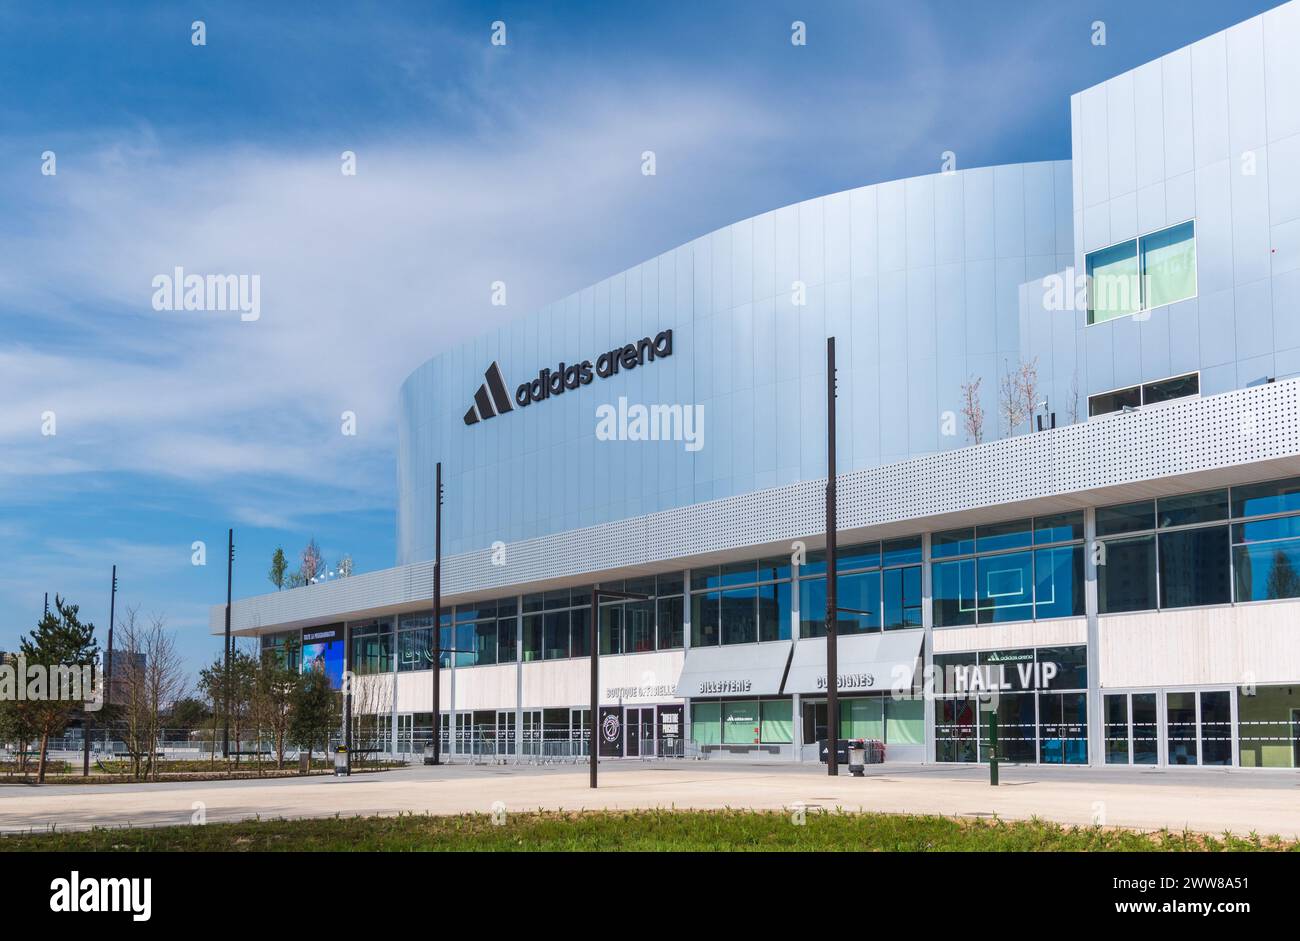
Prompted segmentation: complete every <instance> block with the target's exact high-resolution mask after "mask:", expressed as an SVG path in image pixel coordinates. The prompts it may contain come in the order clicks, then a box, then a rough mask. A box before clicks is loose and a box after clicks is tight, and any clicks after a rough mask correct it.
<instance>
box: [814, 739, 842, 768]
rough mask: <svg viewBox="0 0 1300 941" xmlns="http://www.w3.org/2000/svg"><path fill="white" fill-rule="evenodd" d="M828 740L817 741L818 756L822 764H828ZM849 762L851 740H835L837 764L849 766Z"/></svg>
mask: <svg viewBox="0 0 1300 941" xmlns="http://www.w3.org/2000/svg"><path fill="white" fill-rule="evenodd" d="M827 742H828V739H824V738H819V739H818V740H817V755H818V757H819V758H820V759H821V763H822V764H826V757H827V752H826V746H827ZM848 761H849V740H848V739H847V738H840V739H836V740H835V762H836V764H841V765H843V764H848Z"/></svg>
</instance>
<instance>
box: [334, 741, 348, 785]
mask: <svg viewBox="0 0 1300 941" xmlns="http://www.w3.org/2000/svg"><path fill="white" fill-rule="evenodd" d="M349 773H350V769H349V768H348V750H347V748H346V747H345V746H343V745H340V746H338V747H337V748H335V749H334V775H335V776H336V777H337V776H339V775H344V776H346V775H348V774H349Z"/></svg>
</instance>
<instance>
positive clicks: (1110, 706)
mask: <svg viewBox="0 0 1300 941" xmlns="http://www.w3.org/2000/svg"><path fill="white" fill-rule="evenodd" d="M1159 707H1160V699H1159V696H1158V695H1157V694H1156V693H1106V694H1105V695H1104V697H1103V700H1102V717H1103V718H1102V722H1103V726H1102V731H1103V738H1104V742H1103V746H1104V752H1105V755H1106V764H1108V765H1115V764H1119V765H1157V764H1159V763H1160V714H1159V713H1160V708H1159Z"/></svg>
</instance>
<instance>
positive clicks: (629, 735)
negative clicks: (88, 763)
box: [0, 716, 708, 764]
mask: <svg viewBox="0 0 1300 941" xmlns="http://www.w3.org/2000/svg"><path fill="white" fill-rule="evenodd" d="M380 718H381V721H380V722H379V723H378V724H376V725H370V724H368V723H362V726H363V727H359V728H357V729H356V730H355V731H354V733H353V736H352V750H353V753H354V754H360V755H371V756H374V757H376V758H382V759H389V760H398V761H402V760H405V761H412V762H417V763H418V762H420V761H422V760H423V758H424V750H425V748H426V746H428V745H430V744H431V743H432V741H433V738H432V735H431V730H430V728H429V727H428V726H427V725H425V726H423V727H420V726H413V724H412V723H411V722H410V721H409V719H408V720H407V721H405V722H404V721H402V720H403V718H405V717H401V716H399V721H398V724H397V728H396V733H395V734H394V732H393V730H392V729H391V728H390V726H389V723H388V722H387V721H382V720H386V719H387V718H388V717H387V716H383V717H380ZM510 718H511V720H513V716H510ZM342 743H343V737H342V735H341V733H338V732H336V733H334V734H332V735H331V736H330V739H329V742H328V744H327V745H326V746H325V748H324V749H322V748H321V746H320V745H317V746H316V747H315V748H314V749H313V751H314V753H315V754H317V755H323V754H328V753H330V752H332V751H333V750H334V748H335V747H337V746H338V745H341V744H342ZM83 745H84V739H83V738H82V736H81V734H80V732H79V730H75V729H74V730H71V731H70V732H68V733H67V734H65V735H63V736H60V737H58V738H52V739H50V742H49V755H50V757H51V758H58V759H60V760H64V761H74V762H79V761H80V760H81V755H82V749H83ZM0 746H7V747H0V754H3V755H4V756H5V757H9V758H12V757H16V756H17V753H18V744H17V743H0ZM590 747H591V743H590V738H589V736H588V732H587V730H586V729H585V728H582V727H579V726H574V725H567V724H564V725H560V724H542V723H540V722H539V723H528V722H525V726H524V728H523V729H522V730H516V728H515V726H514V722H513V721H510V722H504V721H502V722H499V723H498V724H496V725H465V724H458V725H457V727H456V728H455V729H454V730H449V729H448V728H447V727H446V726H445V725H444V728H443V731H442V735H441V740H440V751H441V757H442V760H444V761H447V762H449V763H457V762H472V763H548V764H549V763H579V762H583V761H586V760H588V757H589V755H590ZM26 748H27V753H28V755H29V756H31V755H32V754H33V753H34V752H35V751H36V750H38V749H39V743H29V744H28V745H27V746H26ZM90 751H91V754H92V755H93V756H95V758H96V760H98V761H101V762H102V761H108V760H113V759H116V760H124V759H128V758H129V757H130V756H131V754H132V752H133V747H132V746H131V745H130V744H129V743H128V742H127V741H125V740H124V738H122V736H121V732H120V731H118V732H117V733H116V734H114V732H113V731H112V730H108V729H95V730H93V731H92V734H91V737H90ZM155 752H156V756H157V757H159V758H162V759H164V760H187V759H188V760H211V759H212V758H213V756H214V753H215V756H216V757H217V758H218V759H219V758H221V754H222V746H221V740H220V737H218V738H217V739H216V740H215V741H213V740H212V738H211V732H210V730H203V731H201V732H199V733H193V732H187V731H184V730H176V729H168V730H164V732H163V734H162V735H161V736H160V738H159V741H158V743H157V745H156V746H155ZM299 752H300V749H299V748H298V747H297V746H296V745H289V744H287V743H286V746H285V750H284V754H285V759H286V761H288V760H295V761H296V760H297V757H298V754H299ZM229 753H230V755H231V756H232V757H235V756H237V757H238V758H239V759H240V760H241V761H256V760H258V759H261V760H263V761H265V760H268V759H270V760H274V758H275V743H274V741H273V740H271V739H270V738H268V737H265V736H260V737H259V736H255V735H249V736H247V737H244V738H242V739H240V740H238V741H237V740H235V739H234V738H233V736H232V739H231V741H230V745H229ZM601 757H602V758H640V759H642V760H647V761H648V760H658V759H667V758H706V757H708V755H707V752H706V751H705V750H703V749H701V747H700V746H699V745H697V744H696V743H694V742H691V741H687V740H686V739H684V738H681V737H680V736H676V735H674V736H665V735H663V734H662V727H660V726H658V725H657V724H655V723H645V724H638V723H626V724H624V725H623V726H622V727H621V728H620V729H619V734H618V736H617V737H616V738H615V739H613V740H612V741H611V740H607V741H605V742H603V743H602V745H601Z"/></svg>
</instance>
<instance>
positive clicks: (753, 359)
mask: <svg viewBox="0 0 1300 941" xmlns="http://www.w3.org/2000/svg"><path fill="white" fill-rule="evenodd" d="M1297 49H1300V3H1295V2H1292V3H1288V4H1285V5H1283V6H1280V7H1278V8H1276V9H1274V10H1272V11H1270V12H1268V13H1265V14H1264V15H1262V16H1259V17H1256V18H1254V19H1251V20H1248V21H1246V22H1243V23H1241V24H1239V25H1237V26H1235V27H1233V28H1231V29H1229V30H1226V31H1225V32H1222V33H1218V34H1215V35H1213V36H1210V37H1208V38H1205V39H1203V40H1201V41H1199V42H1197V43H1195V44H1193V45H1191V46H1189V47H1186V48H1183V49H1179V50H1177V51H1175V52H1172V53H1170V54H1168V55H1166V56H1164V57H1162V58H1160V59H1158V60H1156V61H1153V62H1150V63H1147V64H1146V65H1143V66H1141V67H1139V68H1136V69H1134V70H1132V71H1130V72H1126V73H1124V74H1122V75H1119V76H1116V77H1115V78H1112V79H1110V80H1109V81H1106V82H1104V83H1102V84H1100V85H1097V86H1095V87H1092V88H1088V89H1086V90H1083V91H1080V92H1079V93H1077V94H1075V95H1073V96H1072V98H1071V99H1070V101H1069V102H1068V106H1069V108H1070V115H1071V126H1072V146H1071V150H1072V153H1071V154H1070V155H1069V156H1070V158H1071V159H1069V160H1060V161H1054V162H1045V163H1028V164H1017V165H1010V166H998V167H988V168H980V169H967V170H959V171H955V172H948V173H940V174H936V175H930V176H918V177H914V178H911V179H905V180H898V181H894V182H888V183H880V184H876V185H871V186H864V187H862V188H860V189H854V190H850V191H848V192H843V193H836V194H834V195H830V196H825V197H822V198H818V199H811V200H808V201H807V202H803V203H800V204H798V205H793V206H787V207H785V208H783V209H777V210H774V211H772V212H768V213H765V214H763V215H760V216H756V217H754V218H752V219H746V220H743V221H741V222H737V223H735V224H734V225H730V226H727V227H726V228H723V229H720V230H718V231H716V232H713V233H710V234H708V235H706V236H703V237H701V238H699V239H696V240H695V241H693V242H691V243H689V244H687V245H683V246H681V247H679V248H676V249H674V250H672V251H668V252H665V253H664V254H662V255H659V256H658V257H656V258H652V259H650V260H648V261H646V262H645V263H643V264H641V265H638V266H636V267H634V268H631V269H629V270H627V271H624V272H622V273H620V274H617V275H615V276H613V277H611V278H609V279H607V280H605V281H602V282H600V283H599V284H596V285H593V286H591V287H589V288H586V289H585V290H582V291H579V292H578V293H576V294H573V295H572V296H570V297H568V298H565V299H564V300H563V301H560V302H558V303H556V304H553V305H551V306H549V307H547V308H544V309H542V310H540V311H537V312H536V313H534V314H532V315H531V316H528V317H526V318H524V319H521V320H519V321H517V322H515V323H513V324H511V325H509V326H506V327H503V328H501V329H500V330H498V331H497V332H495V333H492V334H489V335H487V336H483V337H481V338H479V339H478V340H477V341H476V342H473V343H469V344H467V345H465V346H463V347H461V348H459V349H454V350H451V351H449V352H446V353H444V354H443V355H440V356H438V357H436V358H435V359H432V360H430V361H429V362H427V363H425V364H424V365H423V366H421V367H420V368H418V369H417V370H416V371H415V372H414V373H412V375H411V376H410V377H409V378H408V379H407V380H406V382H405V383H404V385H403V386H402V389H401V419H400V433H399V447H398V479H399V514H398V559H397V565H396V566H395V567H394V568H391V569H387V570H384V571H377V572H370V573H366V574H359V575H353V576H351V577H349V578H345V579H339V580H335V581H331V582H326V583H324V584H319V585H314V586H310V587H305V588H298V589H294V590H291V591H284V592H279V593H275V594H268V595H263V596H260V597H254V598H247V599H242V600H239V601H237V602H235V603H234V605H233V607H232V610H231V619H232V629H233V631H234V633H235V634H236V635H243V636H257V637H260V642H261V644H262V645H263V647H264V648H269V649H279V650H283V651H285V652H286V656H289V657H291V658H293V659H294V660H295V661H296V662H300V663H302V664H303V668H304V669H307V668H319V669H326V670H331V671H336V672H337V671H341V670H343V669H350V670H351V671H352V672H353V673H354V674H355V675H356V677H357V682H356V683H355V684H353V686H354V695H353V703H352V708H353V721H354V723H355V729H354V742H355V744H356V745H357V746H358V747H373V748H376V749H379V750H381V751H384V752H395V753H398V754H412V753H419V752H420V751H421V750H422V748H423V746H424V745H425V744H426V743H427V742H429V740H430V737H431V735H432V718H431V717H432V699H431V696H432V688H433V683H432V673H431V669H430V668H431V665H432V664H431V659H432V656H431V650H432V649H433V636H434V635H433V631H435V630H437V631H438V632H439V635H438V636H439V638H440V648H441V650H442V651H443V653H442V655H441V662H440V664H439V668H440V670H441V671H442V672H441V674H440V689H441V702H440V704H439V705H440V709H441V735H442V742H443V750H444V752H446V753H450V754H451V756H452V757H453V758H454V757H455V756H456V755H457V754H464V753H475V754H483V753H488V754H496V755H509V756H526V755H558V754H573V753H583V752H585V750H586V748H587V742H588V741H589V738H588V736H589V735H590V734H592V730H593V728H594V729H595V730H596V734H597V735H598V736H599V745H600V749H601V753H602V754H604V755H607V756H609V757H611V758H614V757H633V756H646V755H661V756H677V755H683V756H692V757H694V756H701V755H704V756H708V757H710V758H734V757H741V758H749V759H753V758H763V759H770V760H789V761H817V760H818V757H819V756H818V747H817V742H818V741H819V740H823V739H826V738H827V737H828V735H829V734H830V733H831V731H832V727H834V729H835V730H837V731H838V733H839V734H840V735H842V736H844V737H864V738H871V739H877V740H879V741H882V742H883V743H884V745H885V756H886V761H889V762H977V761H981V760H985V759H986V758H987V756H988V747H987V742H988V727H989V716H990V715H992V714H996V715H997V716H998V718H999V727H1000V732H1001V745H1000V752H1001V754H1002V756H1003V757H1004V758H1007V759H1009V760H1013V761H1018V762H1027V763H1033V762H1039V763H1044V764H1064V765H1070V764H1073V765H1083V764H1091V765H1115V766H1179V767H1205V766H1216V767H1223V766H1229V767H1240V768H1260V767H1264V768H1295V767H1297V766H1300V379H1298V378H1297V376H1300V56H1297V55H1296V54H1295V50H1297ZM1065 106H1066V103H1065V102H1062V107H1065ZM829 336H834V337H835V338H836V340H837V346H838V350H839V353H840V356H839V367H840V368H839V370H838V390H839V395H838V404H837V413H838V414H837V421H838V426H839V454H840V458H839V470H840V474H839V476H838V490H839V500H838V504H837V507H838V516H839V545H840V556H839V564H838V572H837V578H838V590H839V597H840V604H841V605H842V606H843V607H844V608H846V609H852V613H842V614H841V616H840V620H839V624H838V631H839V642H838V647H837V650H838V666H839V669H838V683H839V689H840V691H841V692H840V708H839V710H838V713H839V714H838V715H836V716H828V715H827V709H826V685H827V677H826V669H825V664H826V654H827V650H826V641H825V633H826V584H827V576H828V574H829V573H828V572H827V571H826V563H825V558H824V555H823V554H822V552H821V550H822V547H823V545H824V540H823V533H824V525H825V520H824V513H825V506H824V499H823V495H824V490H825V486H826V479H825V478H826V463H825V460H826V458H825V455H826V447H825V433H826V418H827V415H826V392H825V389H826V360H825V345H826V339H827V337H829ZM1014 377H1020V379H1021V380H1022V383H1021V384H1022V386H1023V385H1028V386H1032V387H1033V388H1032V389H1031V390H1030V391H1031V392H1032V395H1028V396H1027V399H1028V400H1029V401H1027V402H1026V403H1025V404H1024V406H1023V407H1022V408H1018V409H1014V408H1013V409H1011V410H1010V411H1009V412H1008V411H1007V410H1004V409H1002V408H1000V406H999V394H998V393H999V389H1000V386H1001V384H1002V382H1003V381H1004V380H1005V379H1008V378H1014ZM1026 377H1028V378H1029V379H1030V380H1031V381H1030V382H1028V383H1024V382H1023V380H1024V379H1025V378H1026ZM981 407H982V411H983V415H984V419H983V424H982V427H981V426H980V423H979V422H978V421H976V420H974V419H973V418H972V416H974V418H978V413H979V412H980V410H981ZM467 408H468V411H466V409H467ZM655 408H658V409H659V411H658V412H657V413H656V412H653V411H652V409H655ZM674 408H678V409H679V410H681V411H682V412H685V411H686V410H688V409H689V410H690V413H691V414H693V415H694V414H697V410H698V415H699V416H700V417H701V418H702V425H701V427H700V428H699V429H697V430H699V431H701V432H703V433H702V434H701V435H700V436H699V443H700V444H701V446H700V447H698V448H695V449H693V450H692V449H691V448H688V447H683V446H682V445H681V444H680V443H679V442H677V441H675V440H671V439H672V437H673V436H672V435H671V434H669V435H668V438H669V439H670V440H664V436H663V435H659V436H657V437H651V436H650V435H649V434H636V433H634V432H633V429H634V428H635V427H636V426H637V423H638V420H639V419H640V418H641V417H642V416H644V417H645V419H646V421H647V422H649V420H650V416H652V415H656V414H657V415H658V418H659V421H656V426H658V424H661V423H662V420H663V418H664V415H665V414H667V415H669V416H671V414H672V409H674ZM611 409H614V410H619V409H621V411H620V412H619V414H620V415H622V416H623V417H624V419H625V421H624V422H622V424H625V425H626V427H627V432H628V433H627V434H620V435H614V436H612V437H611V436H609V435H602V434H600V433H599V431H598V428H599V420H600V415H601V414H602V410H604V414H606V415H608V414H609V413H610V412H609V410H611ZM635 409H640V410H641V411H639V412H635V413H634V410H635ZM668 424H669V425H671V421H669V422H668ZM1008 425H1010V427H1008ZM642 430H643V431H644V428H643V429H642ZM437 462H441V463H442V467H443V478H444V485H445V492H446V499H445V506H444V511H443V547H444V564H443V588H442V591H443V595H442V597H443V603H444V608H443V614H442V618H441V621H440V622H439V623H436V624H435V623H434V616H433V611H432V608H433V602H432V598H433V563H432V559H433V557H434V539H435V531H434V530H435V527H434V504H435V484H434V473H435V471H434V469H435V465H436V463H437ZM597 584H598V585H601V586H606V587H611V588H614V589H619V590H623V591H627V592H636V593H638V594H641V595H644V596H646V600H637V601H626V600H619V601H616V602H611V603H608V604H604V605H602V606H601V608H600V612H599V617H598V619H597V623H596V624H595V625H593V624H592V623H591V617H590V606H589V599H590V593H591V587H592V586H593V585H597ZM224 614H225V609H224V607H215V608H214V609H213V611H212V620H211V624H212V628H213V630H214V632H215V633H220V632H221V631H222V629H223V619H224ZM593 635H594V640H593ZM591 643H598V644H599V645H600V652H601V654H602V657H601V660H600V675H599V687H598V689H599V701H598V702H592V701H591V699H592V697H591V694H590V686H589V660H588V654H589V651H590V647H589V645H590V644H591Z"/></svg>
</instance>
